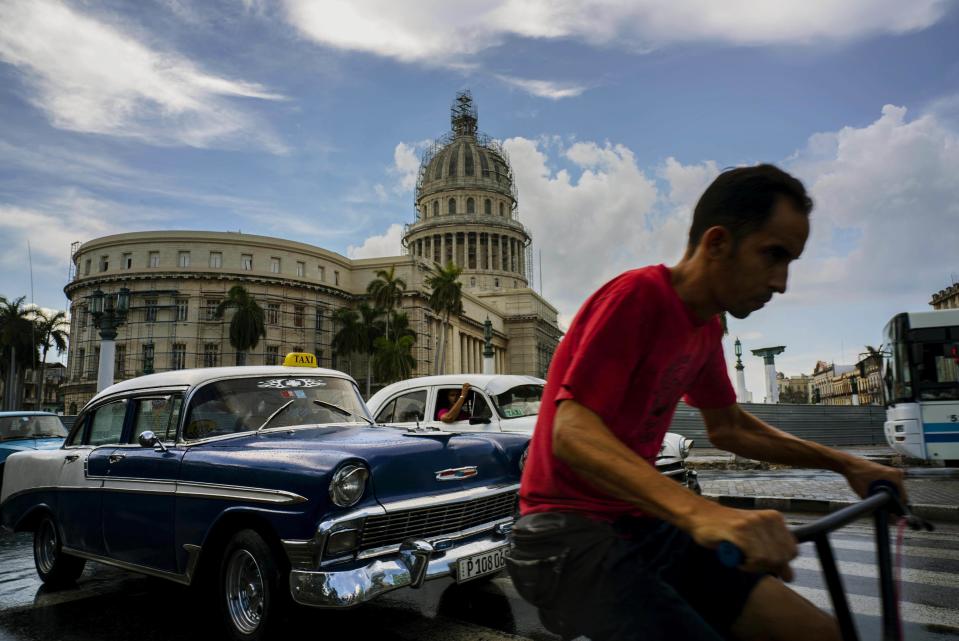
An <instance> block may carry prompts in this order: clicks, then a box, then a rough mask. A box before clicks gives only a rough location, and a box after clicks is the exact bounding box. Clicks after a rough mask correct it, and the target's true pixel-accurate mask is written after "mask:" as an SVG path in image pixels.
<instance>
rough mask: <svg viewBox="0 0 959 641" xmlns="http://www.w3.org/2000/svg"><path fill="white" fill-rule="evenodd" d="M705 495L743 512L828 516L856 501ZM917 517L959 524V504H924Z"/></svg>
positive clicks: (914, 507)
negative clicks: (767, 511) (758, 511)
mask: <svg viewBox="0 0 959 641" xmlns="http://www.w3.org/2000/svg"><path fill="white" fill-rule="evenodd" d="M703 496H705V497H706V498H708V499H712V500H713V501H717V502H718V503H719V504H720V505H725V506H728V507H735V508H739V509H743V510H779V511H780V512H812V513H815V514H826V513H829V512H834V511H836V510H838V509H840V508H844V507H847V506H849V505H854V504H855V501H831V500H828V499H797V498H788V497H782V496H740V495H737V494H710V493H708V492H704V493H703ZM911 509H912V512H913V514H915V515H916V516H921V517H922V518H924V519H929V520H930V521H932V522H933V523H936V522H944V521H947V522H950V523H959V505H936V504H930V503H920V504H914V505H912V506H911Z"/></svg>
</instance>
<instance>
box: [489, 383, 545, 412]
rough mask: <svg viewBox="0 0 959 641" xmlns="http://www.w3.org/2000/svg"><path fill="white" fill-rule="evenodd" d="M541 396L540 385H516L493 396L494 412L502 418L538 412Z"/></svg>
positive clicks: (541, 387) (541, 388)
mask: <svg viewBox="0 0 959 641" xmlns="http://www.w3.org/2000/svg"><path fill="white" fill-rule="evenodd" d="M542 398H543V386H542V385H517V386H516V387H511V388H510V389H508V390H506V391H505V392H503V393H502V394H497V395H496V396H494V397H493V404H494V405H496V412H497V413H498V414H499V415H500V416H501V417H503V418H520V417H522V416H536V415H537V414H539V402H540V400H541V399H542Z"/></svg>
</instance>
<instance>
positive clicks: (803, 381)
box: [776, 372, 812, 405]
mask: <svg viewBox="0 0 959 641" xmlns="http://www.w3.org/2000/svg"><path fill="white" fill-rule="evenodd" d="M776 384H777V385H778V386H779V402H780V403H792V404H797V405H802V404H806V403H809V396H810V394H811V390H812V377H811V376H808V375H806V374H800V375H799V376H786V375H785V374H783V373H782V372H777V373H776Z"/></svg>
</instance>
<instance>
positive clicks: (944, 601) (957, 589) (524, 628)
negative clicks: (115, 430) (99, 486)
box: [0, 515, 959, 641]
mask: <svg viewBox="0 0 959 641" xmlns="http://www.w3.org/2000/svg"><path fill="white" fill-rule="evenodd" d="M788 518H789V520H790V523H791V524H799V523H802V522H805V521H807V520H808V519H809V517H807V516H802V515H789V516H788ZM832 539H833V546H834V549H835V552H836V556H837V558H838V560H839V561H840V569H841V571H842V573H843V577H844V583H845V585H846V588H847V592H848V594H849V600H850V603H851V605H852V608H853V610H854V612H855V618H856V622H857V625H858V626H859V630H860V635H861V637H862V638H863V639H864V640H868V639H878V638H879V629H880V628H879V625H880V619H879V601H878V585H877V582H876V579H875V575H876V569H875V551H874V548H873V543H872V535H871V527H870V526H869V525H868V523H859V524H852V525H850V526H847V527H846V528H843V529H842V530H841V531H839V532H837V533H836V534H834V535H833V537H832ZM31 542H32V538H31V535H30V534H17V535H11V534H9V533H4V532H0V641H34V640H37V641H38V640H41V639H42V640H44V641H47V640H51V639H56V640H63V641H74V640H75V641H92V640H94V639H95V640H97V641H101V640H102V641H113V640H117V641H119V640H129V639H132V638H135V639H136V640H137V641H160V640H164V641H200V640H201V639H203V640H209V639H217V638H220V636H219V635H218V634H217V629H216V627H215V622H214V623H210V622H209V621H210V616H209V610H210V608H209V606H208V605H207V603H206V601H205V600H204V599H202V598H201V597H200V596H199V595H197V594H196V593H195V591H193V590H191V589H189V588H185V587H182V586H178V585H176V584H173V583H169V582H167V581H163V580H160V579H154V578H147V577H140V576H137V575H135V574H132V573H129V572H125V571H122V570H116V569H113V568H110V567H107V566H103V565H99V564H96V563H88V564H87V569H86V571H85V572H84V574H83V576H82V577H81V578H80V580H79V581H78V583H77V585H76V586H75V587H72V588H68V589H64V590H61V591H49V590H47V589H45V588H44V587H43V586H42V584H41V583H40V581H39V579H38V578H37V575H36V572H35V570H34V567H33V554H32V545H31ZM901 551H902V556H901V559H902V573H901V585H902V601H903V603H902V612H903V619H904V622H905V625H904V628H905V632H906V638H907V639H909V640H910V641H944V640H946V639H948V640H950V641H953V640H959V526H955V525H944V526H941V527H940V529H939V531H937V532H933V533H925V532H922V533H916V532H906V533H905V534H904V539H903V547H902V550H901ZM793 567H794V570H795V573H796V581H795V582H794V583H793V584H792V587H793V589H795V590H796V591H797V592H799V593H800V594H802V595H803V596H805V597H806V598H808V599H810V600H811V601H812V602H813V603H815V604H816V605H818V606H820V607H824V608H827V609H828V608H829V597H828V593H827V592H826V590H825V586H824V584H823V580H822V576H821V573H820V571H819V566H818V561H817V560H816V557H815V550H814V549H813V548H812V546H811V545H810V544H804V545H803V546H801V556H800V557H799V558H798V559H796V561H795V562H794V564H793ZM287 627H288V630H289V633H288V634H285V635H284V637H293V636H294V635H296V636H302V635H303V634H309V635H310V636H311V637H315V636H340V635H347V634H349V635H350V637H349V638H373V639H378V640H381V641H395V640H399V639H403V640H415V639H419V640H424V641H432V640H436V641H459V640H460V639H462V640H467V639H469V640H473V641H497V640H502V639H536V640H537V641H547V640H549V641H555V639H556V637H555V636H553V635H551V634H550V633H548V632H547V631H545V630H544V629H543V628H542V626H541V625H540V623H539V620H538V618H537V615H536V612H535V611H534V610H533V608H531V607H530V606H529V605H528V604H526V603H525V602H523V601H522V599H520V598H519V596H518V595H517V594H516V591H515V589H514V588H513V586H512V584H511V583H510V581H509V579H508V578H506V577H499V578H496V579H494V580H493V581H491V582H489V583H487V584H475V585H471V584H465V585H462V586H457V585H455V584H453V583H452V582H451V581H449V580H442V581H434V582H431V583H428V584H427V585H426V586H424V588H423V589H421V590H399V591H397V592H393V593H391V594H389V595H387V596H386V597H384V598H381V599H379V600H378V601H376V602H374V603H372V604H369V605H366V606H362V607H360V608H357V609H354V610H351V611H345V612H343V611H339V612H330V611H317V610H308V609H305V608H299V609H297V610H296V612H295V614H294V615H292V616H291V617H290V619H289V621H288V623H287ZM514 635H515V636H514Z"/></svg>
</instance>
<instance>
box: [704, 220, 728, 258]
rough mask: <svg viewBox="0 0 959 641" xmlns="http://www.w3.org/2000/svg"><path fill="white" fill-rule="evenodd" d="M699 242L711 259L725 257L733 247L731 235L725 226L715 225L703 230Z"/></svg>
mask: <svg viewBox="0 0 959 641" xmlns="http://www.w3.org/2000/svg"><path fill="white" fill-rule="evenodd" d="M699 244H700V246H702V248H703V250H704V251H705V252H706V256H707V257H709V258H712V259H720V258H726V257H727V256H728V255H729V254H730V253H731V252H732V249H733V235H732V234H731V233H729V230H728V229H726V228H725V227H722V226H720V225H715V226H713V227H710V228H709V229H707V230H706V231H705V232H703V237H702V239H700V241H699Z"/></svg>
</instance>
